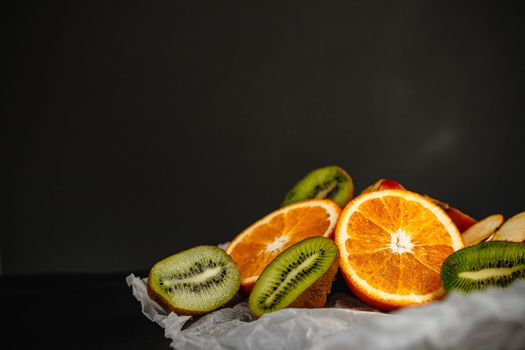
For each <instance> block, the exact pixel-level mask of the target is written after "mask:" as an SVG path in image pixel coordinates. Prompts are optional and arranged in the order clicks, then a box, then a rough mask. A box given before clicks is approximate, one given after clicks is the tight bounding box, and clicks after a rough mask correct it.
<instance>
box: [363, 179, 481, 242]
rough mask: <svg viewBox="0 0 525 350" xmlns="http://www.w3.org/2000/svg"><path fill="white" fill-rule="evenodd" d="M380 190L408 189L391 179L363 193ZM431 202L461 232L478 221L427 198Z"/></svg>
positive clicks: (446, 204)
mask: <svg viewBox="0 0 525 350" xmlns="http://www.w3.org/2000/svg"><path fill="white" fill-rule="evenodd" d="M380 190H406V188H405V187H404V186H403V185H401V184H400V183H399V182H397V181H395V180H391V179H379V180H377V181H376V182H374V183H373V184H372V185H370V186H368V187H367V188H365V189H364V190H363V191H362V192H361V193H368V192H373V191H380ZM427 198H429V199H430V200H431V201H433V202H434V203H436V204H437V205H438V206H439V207H441V209H443V210H444V211H445V212H446V213H447V215H448V216H449V217H450V219H451V220H452V221H453V222H454V224H455V225H456V227H457V228H458V230H459V232H464V231H465V230H467V229H468V228H469V227H470V226H472V225H474V224H475V223H476V222H477V220H476V219H474V218H473V217H471V216H469V215H467V214H465V213H463V212H462V211H460V210H458V209H456V208H454V207H451V206H450V205H449V204H448V203H444V202H442V201H440V200H437V199H435V198H432V197H430V196H427Z"/></svg>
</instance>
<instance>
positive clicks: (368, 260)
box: [335, 190, 463, 310]
mask: <svg viewBox="0 0 525 350" xmlns="http://www.w3.org/2000/svg"><path fill="white" fill-rule="evenodd" d="M335 242H336V244H337V246H338V248H339V253H340V259H341V260H340V268H341V272H342V274H343V276H344V278H345V279H346V281H347V283H348V285H349V287H350V288H351V289H352V291H353V292H354V293H355V294H356V295H357V296H358V297H360V298H361V299H362V300H363V301H365V302H367V303H369V304H370V305H373V306H376V307H378V308H380V309H383V310H391V309H396V308H399V307H401V306H407V305H414V304H422V303H426V302H429V301H432V300H436V299H438V298H440V297H441V296H443V295H444V293H445V292H444V290H443V287H442V285H441V277H440V272H441V264H442V263H443V261H444V260H445V259H446V258H447V257H448V256H449V255H450V254H452V253H453V252H454V251H456V250H458V249H461V248H462V247H463V241H462V240H461V234H460V233H459V231H458V229H457V227H456V226H455V225H454V223H453V222H452V220H451V219H450V217H449V216H448V215H447V214H446V213H445V212H444V211H443V209H441V208H440V207H438V206H437V205H436V204H435V203H433V202H432V201H431V200H429V199H427V198H425V197H423V196H421V195H419V194H417V193H413V192H409V191H406V190H381V191H376V192H370V193H366V194H362V195H360V196H358V197H356V198H354V200H352V201H351V202H350V203H348V204H347V205H346V206H345V208H344V209H343V212H342V213H341V216H340V218H339V222H338V223H337V228H336V234H335Z"/></svg>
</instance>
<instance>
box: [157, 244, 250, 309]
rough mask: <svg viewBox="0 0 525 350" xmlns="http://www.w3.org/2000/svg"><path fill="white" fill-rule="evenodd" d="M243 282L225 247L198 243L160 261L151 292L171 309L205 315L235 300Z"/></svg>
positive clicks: (160, 302) (163, 305)
mask: <svg viewBox="0 0 525 350" xmlns="http://www.w3.org/2000/svg"><path fill="white" fill-rule="evenodd" d="M239 285H240V275H239V269H238V267H237V265H236V264H235V262H234V261H233V260H232V259H231V258H230V256H229V255H228V254H226V252H225V251H224V250H222V249H220V248H218V247H215V246H197V247H194V248H191V249H188V250H185V251H182V252H180V253H177V254H175V255H172V256H170V257H168V258H166V259H164V260H161V261H159V262H158V263H156V264H155V265H154V266H153V267H152V268H151V270H150V273H149V278H148V295H149V296H150V297H151V298H152V299H153V300H155V301H156V302H157V303H159V305H161V306H162V307H163V308H164V310H166V311H167V312H171V311H173V312H175V313H177V314H179V315H202V314H205V313H208V312H211V311H213V310H216V309H218V308H220V307H222V306H224V305H225V304H227V303H228V302H229V301H230V300H232V299H233V297H235V295H236V294H237V291H238V290H239Z"/></svg>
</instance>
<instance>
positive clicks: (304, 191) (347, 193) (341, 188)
mask: <svg viewBox="0 0 525 350" xmlns="http://www.w3.org/2000/svg"><path fill="white" fill-rule="evenodd" d="M353 193H354V184H353V182H352V177H350V175H348V173H347V172H346V171H344V170H343V169H342V168H340V167H338V166H329V167H325V168H320V169H316V170H314V171H312V172H310V173H309V174H308V175H306V176H305V177H304V178H303V179H302V180H301V181H299V182H298V183H297V184H295V186H294V187H293V188H292V189H291V190H290V191H289V192H288V193H287V194H286V196H285V198H284V201H283V203H282V206H285V205H288V204H292V203H295V202H299V201H302V200H306V199H313V198H327V199H331V200H333V201H334V202H336V203H337V204H338V205H339V206H341V207H343V206H344V205H345V204H346V203H347V202H348V201H349V200H350V199H351V198H352V195H353Z"/></svg>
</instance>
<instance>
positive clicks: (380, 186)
mask: <svg viewBox="0 0 525 350" xmlns="http://www.w3.org/2000/svg"><path fill="white" fill-rule="evenodd" d="M379 190H406V188H405V187H403V185H401V184H400V183H399V182H397V181H394V180H390V179H379V180H377V181H376V182H374V183H373V184H372V185H370V186H368V187H367V188H365V189H364V190H363V191H362V192H361V193H368V192H373V191H379Z"/></svg>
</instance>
